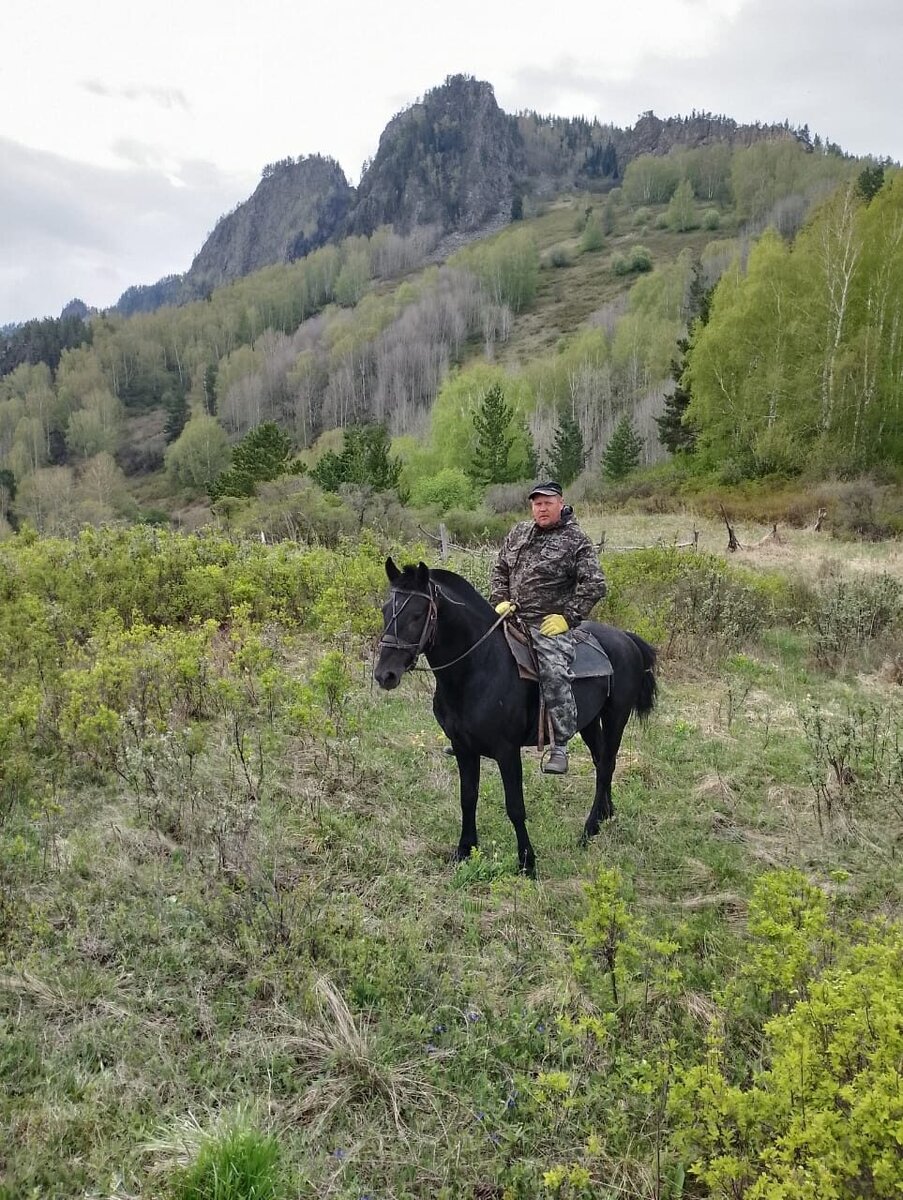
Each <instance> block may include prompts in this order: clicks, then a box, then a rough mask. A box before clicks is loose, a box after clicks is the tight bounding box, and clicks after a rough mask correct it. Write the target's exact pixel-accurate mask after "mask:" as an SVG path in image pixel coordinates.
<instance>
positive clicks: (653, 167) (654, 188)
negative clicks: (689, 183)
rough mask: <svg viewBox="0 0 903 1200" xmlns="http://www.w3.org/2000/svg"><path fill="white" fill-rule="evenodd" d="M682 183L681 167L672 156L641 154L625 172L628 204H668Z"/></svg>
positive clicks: (624, 185) (624, 186)
mask: <svg viewBox="0 0 903 1200" xmlns="http://www.w3.org/2000/svg"><path fill="white" fill-rule="evenodd" d="M679 182H680V166H679V164H678V162H677V160H676V159H675V158H673V157H672V156H671V155H664V156H662V155H653V154H640V155H638V156H637V157H636V158H634V159H632V160H631V161H630V162H629V163H628V164H627V170H626V171H625V172H624V183H623V188H624V199H625V200H626V201H627V203H628V204H667V202H668V201H669V200H670V199H671V196H672V195H673V194H674V191H675V189H676V188H677V185H678V183H679Z"/></svg>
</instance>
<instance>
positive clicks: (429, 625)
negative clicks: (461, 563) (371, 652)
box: [377, 582, 439, 668]
mask: <svg viewBox="0 0 903 1200" xmlns="http://www.w3.org/2000/svg"><path fill="white" fill-rule="evenodd" d="M427 587H428V588H429V591H427V592H409V591H407V590H405V592H404V593H403V594H404V600H403V602H402V604H401V605H400V606H399V604H398V596H399V592H398V589H397V588H390V589H389V597H390V599H391V601H392V616H391V617H390V618H389V620H388V621H387V622H386V628H385V629H384V630H383V635H382V637H381V638H380V639H379V642H378V643H377V650H386V649H389V650H412V651H413V652H414V660H413V662H412V663H411V667H412V668H413V666H414V663H416V662H417V659H418V658H419V657H420V655H421V654H423V652H424V650H429V648H430V646H432V644H433V641H434V639H435V637H436V623H437V621H438V620H439V605H438V602H437V600H436V590H435V586H434V584H433V583H432V582H430V583H429V584H427ZM414 596H420V597H421V599H423V600H426V602H427V608H426V616H425V617H424V619H423V628H422V629H421V631H420V637H419V639H418V640H417V641H416V642H405V641H402V639H401V638H400V637H399V636H398V618H399V617H400V616H401V614H402V613H403V612H404V610H405V609H406V608H407V606H408V601H410V600H411V599H413V597H414ZM393 625H394V626H395V632H394V633H389V630H390V629H391V628H392V626H393Z"/></svg>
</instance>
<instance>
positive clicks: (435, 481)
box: [411, 467, 477, 513]
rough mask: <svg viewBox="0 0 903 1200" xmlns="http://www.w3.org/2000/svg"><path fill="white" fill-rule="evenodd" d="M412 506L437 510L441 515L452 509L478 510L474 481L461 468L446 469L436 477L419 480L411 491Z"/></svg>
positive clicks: (429, 476)
mask: <svg viewBox="0 0 903 1200" xmlns="http://www.w3.org/2000/svg"><path fill="white" fill-rule="evenodd" d="M411 504H412V505H413V506H414V507H415V508H437V509H438V510H439V512H440V513H444V512H447V511H448V510H449V509H450V508H463V509H472V508H476V505H477V495H476V491H475V489H474V481H473V479H472V478H471V477H470V476H469V475H467V473H466V472H464V471H462V470H461V469H460V467H445V468H444V469H443V470H441V471H439V472H438V473H437V474H436V475H427V476H425V477H423V478H421V479H418V480H417V482H416V484H415V485H414V487H413V488H412V489H411Z"/></svg>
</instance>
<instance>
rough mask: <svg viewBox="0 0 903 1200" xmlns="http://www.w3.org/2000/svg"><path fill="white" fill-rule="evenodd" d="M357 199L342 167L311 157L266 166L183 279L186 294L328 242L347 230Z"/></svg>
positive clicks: (204, 290) (199, 292)
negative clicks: (251, 190)
mask: <svg viewBox="0 0 903 1200" xmlns="http://www.w3.org/2000/svg"><path fill="white" fill-rule="evenodd" d="M353 199H354V189H353V188H352V187H350V186H349V184H348V180H347V179H346V178H345V174H344V172H343V171H342V168H341V167H340V166H339V164H338V163H337V162H335V161H334V160H333V159H331V158H323V157H321V156H320V155H311V156H310V157H308V158H299V159H297V160H295V159H286V160H285V161H284V162H280V163H274V164H273V165H271V166H269V167H267V168H265V170H264V172H263V176H262V178H261V180H260V183H259V184H258V185H257V189H256V191H255V192H254V194H253V195H252V196H251V198H250V199H249V200H246V201H245V202H244V203H243V204H239V206H238V207H237V208H236V209H235V210H234V211H233V212H231V213H229V214H228V215H227V216H225V217H222V218H221V219H220V220H219V222H218V223H217V225H216V228H215V229H214V230H213V232H212V233H211V234H210V236H209V238H208V239H207V241H206V242H205V243H204V245H203V246H202V247H201V249H200V251H199V252H198V254H197V256H196V257H195V260H194V262H193V263H192V264H191V267H190V268H189V270H188V271H187V272H186V274H185V276H184V277H183V281H182V298H183V299H193V298H196V297H198V296H204V295H207V294H208V293H209V292H210V291H211V290H212V289H213V288H215V287H218V286H219V285H220V284H222V283H228V282H229V281H230V280H232V279H238V278H240V277H241V276H243V275H250V273H251V272H252V271H257V270H259V269H260V268H261V267H265V266H269V265H270V264H271V263H279V262H291V261H292V260H293V259H295V258H301V257H303V255H305V254H308V253H310V251H311V250H315V249H316V248H317V247H318V246H322V245H324V244H325V243H326V242H328V241H329V240H330V239H331V238H332V237H333V236H334V235H335V234H336V233H337V231H338V230H339V229H340V228H341V226H342V223H343V221H344V220H345V217H346V215H347V213H348V210H349V208H350V207H351V204H352V202H353Z"/></svg>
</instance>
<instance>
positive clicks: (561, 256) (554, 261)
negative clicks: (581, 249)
mask: <svg viewBox="0 0 903 1200" xmlns="http://www.w3.org/2000/svg"><path fill="white" fill-rule="evenodd" d="M573 261H574V255H573V253H572V252H571V250H570V249H569V248H568V247H567V246H553V247H552V249H551V250H550V251H549V253H548V256H547V262H548V264H549V266H550V267H569V266H571V264H572V263H573Z"/></svg>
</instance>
